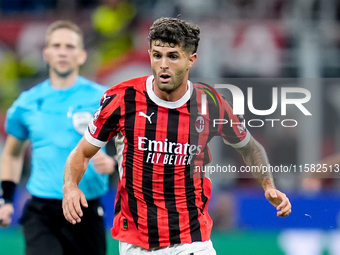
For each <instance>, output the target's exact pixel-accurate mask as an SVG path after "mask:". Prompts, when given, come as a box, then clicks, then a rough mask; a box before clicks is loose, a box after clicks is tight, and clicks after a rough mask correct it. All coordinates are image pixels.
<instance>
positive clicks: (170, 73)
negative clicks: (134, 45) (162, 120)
mask: <svg viewBox="0 0 340 255" xmlns="http://www.w3.org/2000/svg"><path fill="white" fill-rule="evenodd" d="M149 55H150V60H151V68H152V72H153V75H154V78H155V82H156V84H157V87H158V88H159V89H160V90H161V91H163V92H166V93H168V94H170V93H172V92H174V91H176V90H177V89H178V88H179V87H180V86H181V85H182V84H183V86H187V85H186V80H187V79H188V74H189V70H190V68H191V67H192V66H193V64H194V62H195V61H196V58H197V54H196V53H195V54H192V55H190V54H189V53H187V52H185V51H184V50H183V49H182V48H181V47H180V46H178V45H176V46H175V47H170V45H169V44H168V43H162V42H159V41H153V42H152V43H151V49H150V50H149Z"/></svg>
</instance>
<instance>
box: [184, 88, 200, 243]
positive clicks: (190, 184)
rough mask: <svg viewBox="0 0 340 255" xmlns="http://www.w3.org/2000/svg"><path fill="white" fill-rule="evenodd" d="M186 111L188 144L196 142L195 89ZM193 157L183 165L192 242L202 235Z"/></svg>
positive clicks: (196, 112)
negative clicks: (187, 114)
mask: <svg viewBox="0 0 340 255" xmlns="http://www.w3.org/2000/svg"><path fill="white" fill-rule="evenodd" d="M187 109H188V112H189V113H190V130H189V144H196V145H197V144H198V138H199V136H198V135H197V131H196V128H195V122H196V119H197V116H198V111H197V101H196V90H194V91H193V93H192V95H191V99H190V101H189V103H188V104H187ZM194 162H195V158H193V159H192V160H191V165H186V166H185V194H186V200H187V209H188V212H189V224H190V235H191V239H192V242H196V241H202V235H201V230H200V227H201V226H200V222H199V220H198V211H197V205H196V194H195V185H194V179H193V178H194V177H193V175H192V171H193V169H194V167H195V164H194Z"/></svg>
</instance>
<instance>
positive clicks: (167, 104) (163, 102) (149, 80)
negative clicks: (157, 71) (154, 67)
mask: <svg viewBox="0 0 340 255" xmlns="http://www.w3.org/2000/svg"><path fill="white" fill-rule="evenodd" d="M153 79H154V77H153V75H151V76H149V77H148V78H147V80H146V91H147V93H148V95H149V97H150V99H151V100H152V101H153V102H154V103H155V104H157V105H159V106H163V107H166V108H169V109H176V108H179V107H181V106H182V105H184V104H185V103H186V102H188V100H189V99H190V97H191V94H192V91H193V85H192V82H191V81H189V80H188V90H187V92H185V94H184V95H183V97H181V98H180V99H178V100H177V101H174V102H172V101H166V100H163V99H161V98H159V97H158V96H156V94H155V92H154V91H153V89H152V81H153Z"/></svg>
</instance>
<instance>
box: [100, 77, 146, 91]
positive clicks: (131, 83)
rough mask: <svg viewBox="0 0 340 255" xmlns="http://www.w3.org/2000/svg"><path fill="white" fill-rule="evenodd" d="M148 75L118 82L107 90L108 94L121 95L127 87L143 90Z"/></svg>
mask: <svg viewBox="0 0 340 255" xmlns="http://www.w3.org/2000/svg"><path fill="white" fill-rule="evenodd" d="M147 78H148V76H142V77H137V78H133V79H130V80H126V81H123V82H121V83H118V84H116V85H114V86H112V87H111V88H109V89H108V90H107V91H106V94H107V95H115V94H116V95H119V94H124V93H125V91H126V90H127V89H133V90H136V91H143V90H145V89H146V80H147Z"/></svg>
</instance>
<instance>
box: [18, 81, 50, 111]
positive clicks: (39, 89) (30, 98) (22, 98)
mask: <svg viewBox="0 0 340 255" xmlns="http://www.w3.org/2000/svg"><path fill="white" fill-rule="evenodd" d="M48 84H49V79H47V80H44V81H43V82H41V83H39V84H37V85H35V86H33V87H31V88H29V89H28V90H25V91H23V92H21V94H20V95H19V97H18V98H17V99H16V100H15V103H16V104H17V105H25V104H30V103H31V102H34V101H36V100H38V99H39V98H41V97H43V96H44V95H46V93H47V91H48V86H49V85H48Z"/></svg>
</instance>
